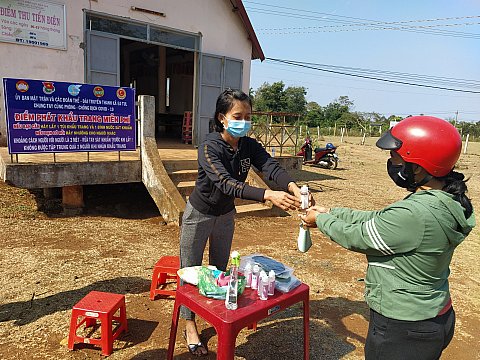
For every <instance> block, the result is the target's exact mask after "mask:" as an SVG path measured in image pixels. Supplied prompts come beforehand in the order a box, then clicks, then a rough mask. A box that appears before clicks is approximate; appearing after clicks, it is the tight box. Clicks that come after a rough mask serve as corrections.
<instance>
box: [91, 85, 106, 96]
mask: <svg viewBox="0 0 480 360" xmlns="http://www.w3.org/2000/svg"><path fill="white" fill-rule="evenodd" d="M93 95H95V96H96V97H102V96H103V95H105V90H103V88H102V87H101V86H95V87H94V88H93Z"/></svg>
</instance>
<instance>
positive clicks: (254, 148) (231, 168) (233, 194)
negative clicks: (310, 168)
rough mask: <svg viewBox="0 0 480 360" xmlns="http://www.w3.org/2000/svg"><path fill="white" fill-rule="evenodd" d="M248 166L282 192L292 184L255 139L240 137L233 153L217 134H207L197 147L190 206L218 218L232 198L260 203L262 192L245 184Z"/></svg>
mask: <svg viewBox="0 0 480 360" xmlns="http://www.w3.org/2000/svg"><path fill="white" fill-rule="evenodd" d="M251 166H255V168H257V169H258V170H260V171H262V172H263V174H264V175H265V177H266V178H267V179H269V180H271V181H274V182H275V183H277V184H278V185H279V186H280V187H281V188H282V189H284V190H285V191H286V190H287V188H288V184H289V183H290V182H291V181H293V179H292V178H291V177H290V175H288V173H287V172H286V171H285V170H284V169H283V168H282V167H281V166H280V164H279V163H278V161H277V160H275V159H274V158H272V157H271V156H270V155H269V154H268V153H267V152H266V151H265V149H264V148H263V147H262V145H261V144H259V143H258V142H257V141H256V140H255V139H252V138H250V137H242V138H240V140H239V142H238V149H237V151H234V150H233V148H232V147H231V146H230V145H229V144H228V143H227V142H226V141H225V140H223V138H222V136H221V134H220V133H218V132H214V133H211V134H208V135H207V138H206V139H205V141H204V142H203V143H202V144H201V145H200V146H199V147H198V178H197V182H196V184H195V189H194V190H193V192H192V194H191V195H190V198H189V201H190V204H191V205H192V206H193V207H194V208H195V209H197V210H198V211H200V212H201V213H203V214H208V215H215V216H218V215H223V214H226V213H228V212H229V211H231V210H233V209H234V207H235V205H234V201H235V198H242V199H248V200H256V201H261V202H263V196H264V193H265V189H261V188H257V187H253V186H250V185H248V184H246V183H245V180H246V178H247V174H248V170H249V169H250V167H251Z"/></svg>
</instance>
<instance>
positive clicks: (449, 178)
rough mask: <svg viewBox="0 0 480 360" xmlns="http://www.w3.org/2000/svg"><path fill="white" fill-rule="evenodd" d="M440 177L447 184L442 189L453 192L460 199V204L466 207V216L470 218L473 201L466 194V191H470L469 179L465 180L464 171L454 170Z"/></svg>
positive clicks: (454, 196) (455, 198) (456, 198)
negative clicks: (468, 186) (468, 187)
mask: <svg viewBox="0 0 480 360" xmlns="http://www.w3.org/2000/svg"><path fill="white" fill-rule="evenodd" d="M439 179H440V180H442V181H444V182H445V186H444V187H443V189H442V190H443V191H445V192H448V193H449V194H452V195H453V199H454V200H456V201H458V202H459V203H460V205H462V206H463V208H464V209H465V210H464V212H465V217H466V218H467V219H468V218H469V217H470V215H472V213H473V206H472V203H471V201H470V199H469V198H468V197H467V195H465V193H466V192H467V191H468V189H467V184H466V182H467V181H468V179H467V180H463V179H465V176H464V175H463V174H462V173H460V172H457V171H453V170H452V171H450V172H449V173H448V174H447V175H445V176H443V177H441V178H439Z"/></svg>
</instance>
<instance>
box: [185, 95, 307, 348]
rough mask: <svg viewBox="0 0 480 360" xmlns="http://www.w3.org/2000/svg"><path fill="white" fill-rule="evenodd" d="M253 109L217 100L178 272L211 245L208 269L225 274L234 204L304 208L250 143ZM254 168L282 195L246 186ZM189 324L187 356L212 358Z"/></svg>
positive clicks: (274, 164)
mask: <svg viewBox="0 0 480 360" xmlns="http://www.w3.org/2000/svg"><path fill="white" fill-rule="evenodd" d="M251 112H252V103H251V100H250V98H249V97H248V95H246V94H245V93H243V92H241V91H238V90H230V89H229V90H225V91H224V92H223V93H221V94H220V96H219V97H218V99H217V104H216V111H215V130H216V131H215V132H213V133H211V134H208V135H207V137H206V140H205V141H204V142H203V143H202V144H201V145H200V146H199V147H198V178H197V181H196V184H195V189H194V190H193V193H192V194H191V196H190V197H189V200H188V202H187V206H186V208H185V212H184V215H183V218H182V229H181V235H180V263H181V264H180V266H181V267H182V268H183V267H188V266H196V265H201V264H202V259H203V253H204V250H205V246H206V243H207V240H209V244H210V245H209V264H211V265H215V266H216V267H217V268H218V269H220V270H225V269H226V267H227V264H228V258H229V254H230V249H231V245H232V239H233V232H234V218H235V213H236V212H235V205H234V201H235V198H241V199H247V200H256V201H259V202H264V201H266V200H269V201H271V202H272V203H273V204H274V205H275V206H278V207H279V208H281V209H283V210H295V209H296V208H297V207H298V206H299V205H300V189H299V188H298V186H297V185H296V184H295V182H294V181H293V179H292V178H291V177H290V176H289V175H288V173H287V172H286V171H285V170H284V169H283V168H282V167H281V166H280V164H279V163H278V161H276V160H275V159H274V158H272V157H271V156H270V155H269V154H268V153H267V151H266V150H265V149H264V148H263V146H262V145H261V144H259V143H258V142H257V141H256V140H255V139H253V138H250V137H247V136H246V135H247V133H248V131H249V130H250V127H251V121H250V117H251ZM251 166H255V168H257V169H258V170H260V171H262V173H263V174H264V176H265V177H266V178H267V179H269V180H271V181H274V182H275V183H276V184H277V185H279V187H280V188H282V189H284V191H273V190H269V189H268V190H266V189H262V188H257V187H254V186H250V185H248V184H247V183H245V180H246V178H247V174H248V171H249V169H250V167H251ZM181 316H182V317H183V318H185V319H186V324H185V332H184V337H185V339H186V341H187V344H188V350H189V351H190V352H191V353H192V354H194V355H197V356H202V355H206V354H207V353H208V351H207V349H206V347H205V345H204V344H203V343H202V342H201V341H200V339H199V336H198V331H197V327H196V323H195V314H194V313H192V312H191V311H190V310H188V309H187V308H182V310H181Z"/></svg>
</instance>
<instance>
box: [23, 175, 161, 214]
mask: <svg viewBox="0 0 480 360" xmlns="http://www.w3.org/2000/svg"><path fill="white" fill-rule="evenodd" d="M31 193H32V194H33V195H34V196H35V201H36V203H37V208H38V210H39V211H42V212H44V213H45V214H46V215H47V216H49V217H57V218H58V217H64V216H65V217H66V215H64V213H63V207H62V193H61V188H55V189H52V190H51V195H52V196H51V197H50V198H46V197H45V196H44V193H43V191H42V190H38V189H37V190H32V191H31ZM83 196H84V202H85V207H84V208H83V212H82V214H81V215H86V216H109V217H110V216H111V217H118V218H123V219H149V218H152V217H160V212H159V211H158V208H157V206H156V205H155V202H154V201H153V199H152V197H151V196H150V194H149V193H148V191H147V189H146V188H145V185H143V184H142V183H127V184H107V185H84V186H83ZM79 215H80V214H79Z"/></svg>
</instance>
